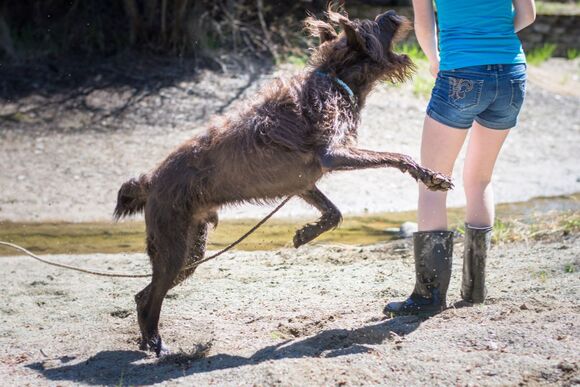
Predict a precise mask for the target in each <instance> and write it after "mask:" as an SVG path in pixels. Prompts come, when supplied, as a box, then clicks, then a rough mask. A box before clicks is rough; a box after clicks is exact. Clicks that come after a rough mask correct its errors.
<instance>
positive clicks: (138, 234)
mask: <svg viewBox="0 0 580 387" xmlns="http://www.w3.org/2000/svg"><path fill="white" fill-rule="evenodd" d="M567 211H571V212H574V213H577V214H580V193H576V194H573V195H566V196H557V197H540V198H534V199H531V200H529V201H526V202H519V203H507V204H499V205H498V206H497V207H496V212H497V218H498V219H502V220H504V221H505V220H508V219H518V220H520V221H522V222H533V220H534V216H537V215H543V214H546V213H553V212H555V213H562V212H567ZM448 213H449V221H450V224H451V225H460V224H462V223H463V214H464V209H463V208H452V209H450V210H449V212H448ZM312 220H313V219H273V220H271V221H269V222H268V223H266V224H265V225H264V226H262V227H261V228H260V229H259V230H258V231H256V232H255V233H254V234H252V235H251V236H250V237H248V239H246V240H245V241H244V242H242V243H241V244H240V245H238V246H237V247H236V248H237V249H240V250H249V251H252V250H269V249H276V248H280V247H291V246H292V244H291V243H292V237H293V236H294V232H295V230H296V229H298V228H300V227H301V226H302V225H303V224H305V223H307V222H308V221H312ZM415 220H416V212H415V211H405V212H392V213H383V214H376V215H365V216H352V217H347V218H345V219H344V221H343V223H342V224H341V225H340V226H339V227H338V228H337V229H336V230H334V231H331V232H327V233H325V234H323V235H322V236H321V237H319V238H318V239H317V240H316V241H315V242H311V243H345V244H372V243H378V242H383V241H386V240H389V239H392V238H393V237H392V236H390V235H388V234H387V233H385V231H384V230H385V229H386V228H392V227H398V226H399V225H400V224H401V223H402V222H405V221H415ZM256 222H257V220H255V219H244V220H224V221H221V222H220V225H219V227H218V228H217V229H216V230H214V231H212V232H211V233H210V237H209V249H211V250H217V249H220V248H223V247H225V246H227V245H228V244H229V243H231V242H232V241H233V240H235V239H236V238H237V237H238V236H240V235H242V234H243V233H245V232H246V231H247V230H248V229H249V228H251V227H252V226H253V225H254V224H255V223H256ZM144 232H145V225H144V223H143V222H121V223H117V224H113V223H106V222H103V223H59V222H55V223H20V222H18V223H17V222H0V240H3V241H6V242H11V243H16V244H18V245H21V246H23V247H25V248H27V249H29V250H31V251H33V252H37V253H42V254H90V253H123V252H126V253H131V252H144V251H145V244H144V239H145V233H144ZM15 254H16V252H15V251H13V250H10V249H8V248H4V247H2V246H0V255H15Z"/></svg>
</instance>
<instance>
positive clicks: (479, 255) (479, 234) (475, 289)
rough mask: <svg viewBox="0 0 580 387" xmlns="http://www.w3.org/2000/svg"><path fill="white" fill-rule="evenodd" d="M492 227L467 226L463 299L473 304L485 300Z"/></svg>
mask: <svg viewBox="0 0 580 387" xmlns="http://www.w3.org/2000/svg"><path fill="white" fill-rule="evenodd" d="M491 234H492V227H482V228H476V227H472V226H470V225H468V224H465V247H464V250H463V279H462V280H461V298H463V300H464V301H467V302H471V303H473V304H480V303H482V302H483V301H484V300H485V296H486V294H487V289H486V288H485V261H486V260H487V252H488V251H489V248H490V246H491Z"/></svg>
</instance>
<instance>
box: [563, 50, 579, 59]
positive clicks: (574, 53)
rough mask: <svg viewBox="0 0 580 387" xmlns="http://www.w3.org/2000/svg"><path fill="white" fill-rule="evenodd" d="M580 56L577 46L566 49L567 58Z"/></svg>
mask: <svg viewBox="0 0 580 387" xmlns="http://www.w3.org/2000/svg"><path fill="white" fill-rule="evenodd" d="M579 56H580V50H578V49H577V48H569V49H567V50H566V58H568V59H569V60H574V59H576V58H578V57H579Z"/></svg>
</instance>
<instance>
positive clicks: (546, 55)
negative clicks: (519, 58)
mask: <svg viewBox="0 0 580 387" xmlns="http://www.w3.org/2000/svg"><path fill="white" fill-rule="evenodd" d="M554 51H556V45H555V44H552V43H545V44H543V45H542V46H540V47H536V48H534V49H532V50H530V51H529V52H528V53H527V54H526V60H527V62H528V63H529V64H531V65H535V66H537V65H540V64H542V63H544V62H545V61H547V60H548V59H550V58H551V57H552V56H553V55H554Z"/></svg>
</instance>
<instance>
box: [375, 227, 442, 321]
mask: <svg viewBox="0 0 580 387" xmlns="http://www.w3.org/2000/svg"><path fill="white" fill-rule="evenodd" d="M413 249H414V254H415V276H416V277H415V289H414V290H413V293H412V294H411V295H410V296H409V298H407V299H406V300H405V301H399V302H390V303H388V304H387V306H386V307H385V309H384V310H383V313H384V314H386V315H390V314H395V315H399V316H405V315H418V316H431V315H434V314H437V313H439V312H441V311H442V310H444V309H445V308H446V307H447V302H446V297H447V288H448V287H449V280H450V279H451V262H452V261H451V259H452V256H453V232H452V231H419V232H416V233H414V234H413Z"/></svg>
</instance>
